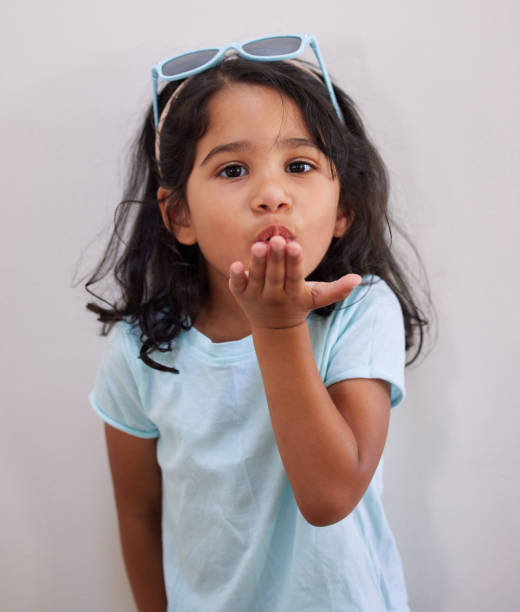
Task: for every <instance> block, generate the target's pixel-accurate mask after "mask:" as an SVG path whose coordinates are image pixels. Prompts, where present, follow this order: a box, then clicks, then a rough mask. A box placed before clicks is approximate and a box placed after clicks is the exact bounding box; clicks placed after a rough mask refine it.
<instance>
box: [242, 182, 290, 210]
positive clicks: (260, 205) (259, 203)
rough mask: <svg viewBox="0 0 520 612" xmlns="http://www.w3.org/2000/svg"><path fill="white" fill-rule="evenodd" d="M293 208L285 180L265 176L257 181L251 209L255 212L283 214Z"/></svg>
mask: <svg viewBox="0 0 520 612" xmlns="http://www.w3.org/2000/svg"><path fill="white" fill-rule="evenodd" d="M291 207H292V200H291V197H290V195H289V193H288V192H287V189H285V186H284V183H283V180H281V179H280V178H274V177H271V176H264V177H262V178H261V179H260V180H258V181H257V184H256V185H255V187H254V192H253V194H252V196H251V208H252V209H253V210H254V211H255V212H267V213H269V212H270V213H274V212H281V211H283V210H286V209H290V208H291Z"/></svg>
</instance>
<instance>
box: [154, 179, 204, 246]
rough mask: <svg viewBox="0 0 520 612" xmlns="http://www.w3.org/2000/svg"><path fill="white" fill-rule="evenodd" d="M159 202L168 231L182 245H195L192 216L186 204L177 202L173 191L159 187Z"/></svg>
mask: <svg viewBox="0 0 520 612" xmlns="http://www.w3.org/2000/svg"><path fill="white" fill-rule="evenodd" d="M157 200H158V201H159V209H160V211H161V217H162V220H163V223H164V225H165V227H166V229H167V230H168V231H169V232H170V233H171V234H173V235H174V236H175V238H176V239H177V240H178V241H179V242H180V243H181V244H186V245H191V244H195V243H196V242H197V238H196V236H195V230H194V229H193V226H192V224H191V220H190V215H189V211H188V208H187V206H186V205H185V204H184V202H180V201H178V200H177V201H175V196H174V194H173V192H172V191H171V190H168V189H165V188H164V187H159V189H158V190H157Z"/></svg>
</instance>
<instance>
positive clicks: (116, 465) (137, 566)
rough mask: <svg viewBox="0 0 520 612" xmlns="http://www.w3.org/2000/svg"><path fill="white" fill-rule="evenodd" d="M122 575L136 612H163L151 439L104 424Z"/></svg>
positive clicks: (156, 470) (158, 496) (158, 494)
mask: <svg viewBox="0 0 520 612" xmlns="http://www.w3.org/2000/svg"><path fill="white" fill-rule="evenodd" d="M105 435H106V442H107V449H108V458H109V462H110V469H111V472H112V482H113V486H114V494H115V500H116V508H117V514H118V519H119V534H120V538H121V548H122V551H123V557H124V560H125V566H126V572H127V575H128V579H129V581H130V586H131V588H132V593H133V595H134V599H135V602H136V604H137V609H138V610H139V612H165V610H166V591H165V587H164V574H163V564H162V542H161V512H162V511H161V503H162V490H161V470H160V467H159V465H158V463H157V458H156V445H157V440H156V439H152V440H150V439H143V438H138V437H136V436H132V435H129V434H127V433H124V432H122V431H119V430H118V429H115V428H114V427H111V426H110V425H107V424H105Z"/></svg>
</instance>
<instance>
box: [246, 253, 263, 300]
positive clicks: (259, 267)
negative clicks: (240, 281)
mask: <svg viewBox="0 0 520 612" xmlns="http://www.w3.org/2000/svg"><path fill="white" fill-rule="evenodd" d="M266 258H267V245H266V244H265V243H264V242H255V243H254V244H253V246H252V247H251V263H250V264H249V281H248V293H249V294H251V295H260V293H262V291H263V289H264V282H265V265H266V264H265V262H266Z"/></svg>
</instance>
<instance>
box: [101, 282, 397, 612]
mask: <svg viewBox="0 0 520 612" xmlns="http://www.w3.org/2000/svg"><path fill="white" fill-rule="evenodd" d="M307 322H308V326H309V330H310V336H311V340H312V346H313V351H314V356H315V360H316V364H317V366H318V369H319V372H320V375H321V377H322V379H323V381H324V383H325V385H326V386H330V385H332V384H333V383H335V382H338V381H340V380H344V379H348V378H380V379H383V380H386V381H388V382H390V383H391V398H392V406H396V405H397V404H398V403H399V402H400V401H401V400H402V399H403V396H404V384H403V376H404V358H405V348H404V330H403V317H402V313H401V309H400V306H399V303H398V301H397V298H396V297H395V295H394V294H393V293H392V292H391V290H390V289H389V287H388V286H387V285H386V283H384V282H383V281H379V282H376V283H375V284H373V285H371V286H366V285H365V286H359V287H357V288H356V289H355V290H354V291H353V292H352V293H351V295H350V296H349V297H348V298H347V299H346V300H344V302H342V303H339V304H337V305H336V310H335V311H334V312H333V313H332V314H331V315H330V316H329V317H327V318H322V317H319V316H318V315H316V314H314V313H312V314H311V315H309V317H308V319H307ZM139 349H140V342H139V332H138V331H136V329H135V328H132V327H131V326H130V325H129V324H127V323H118V324H117V325H116V326H115V328H114V329H113V331H112V332H111V334H110V337H109V343H108V348H107V352H106V354H105V357H104V359H103V361H102V363H101V366H100V369H99V373H98V377H97V382H96V385H95V388H94V390H93V392H92V393H91V396H90V400H91V403H92V406H93V408H94V409H95V411H96V412H97V413H98V414H99V415H100V416H101V417H102V418H103V419H104V420H105V421H106V422H107V423H109V424H110V425H112V426H114V427H116V428H118V429H120V430H122V431H125V432H127V433H129V434H132V435H135V436H140V437H143V438H155V437H158V438H159V439H158V442H157V458H158V462H159V465H160V467H161V470H162V485H163V504H162V538H163V565H164V577H165V583H166V592H167V596H168V611H169V612H173V611H175V612H200V611H201V610H211V612H295V611H297V612H336V611H337V612H340V611H341V612H351V611H352V612H354V611H356V612H380V611H387V610H392V611H394V612H409V607H408V603H407V593H406V586H405V581H404V576H403V569H402V564H401V559H400V556H399V553H398V550H397V547H396V544H395V540H394V537H393V535H392V532H391V530H390V528H389V525H388V523H387V520H386V516H385V513H384V510H383V506H382V503H381V499H380V495H381V493H382V488H383V486H382V459H381V462H380V463H379V466H378V468H377V470H376V473H375V475H374V477H373V479H372V481H371V483H370V485H369V487H368V489H367V491H366V492H365V494H364V496H363V498H362V499H361V501H360V502H359V503H358V505H357V506H356V508H355V509H354V510H353V511H352V512H351V513H350V514H349V515H348V516H347V517H346V518H344V519H343V520H341V521H339V522H337V523H335V524H333V525H329V526H326V527H314V526H312V525H310V524H309V523H308V522H307V521H306V520H305V518H304V517H303V516H302V514H301V513H300V511H299V509H298V507H297V505H296V501H295V499H294V495H293V493H292V489H291V486H290V483H289V481H288V479H287V476H286V474H285V471H284V468H283V464H282V461H281V459H280V455H279V452H278V448H277V445H276V441H275V438H274V434H273V429H272V425H271V421H270V417H269V409H268V406H267V402H266V398H265V392H264V388H263V385H262V378H261V374H260V369H259V366H258V362H257V359H256V354H255V350H254V346H253V341H252V337H251V336H248V337H246V338H243V339H241V340H237V341H233V342H222V343H213V342H211V340H210V339H209V338H207V337H206V336H204V335H203V334H201V333H200V332H199V331H197V330H196V329H195V328H191V329H190V330H189V331H183V332H181V334H180V336H179V337H178V338H177V339H176V340H175V341H174V343H173V348H172V351H171V352H167V353H160V352H155V353H154V354H153V355H151V357H152V358H153V359H155V360H156V361H159V362H161V363H164V364H165V365H168V366H174V367H176V368H178V369H179V370H180V374H171V373H168V372H160V371H158V370H154V369H152V368H150V367H149V366H147V365H145V364H144V363H143V362H142V361H141V360H140V359H139V358H138V354H139Z"/></svg>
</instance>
